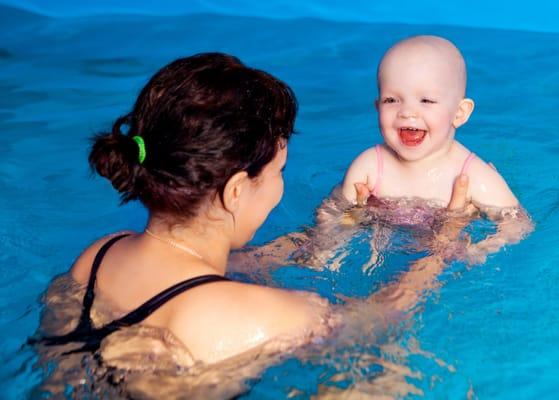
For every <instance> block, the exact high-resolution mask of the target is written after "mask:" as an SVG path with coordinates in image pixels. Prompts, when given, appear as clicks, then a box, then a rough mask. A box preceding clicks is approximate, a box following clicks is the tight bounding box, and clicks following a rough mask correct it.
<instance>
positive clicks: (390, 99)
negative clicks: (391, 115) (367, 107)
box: [382, 97, 396, 104]
mask: <svg viewBox="0 0 559 400" xmlns="http://www.w3.org/2000/svg"><path fill="white" fill-rule="evenodd" d="M392 103H396V99H395V98H394V97H385V98H384V99H382V104H392Z"/></svg>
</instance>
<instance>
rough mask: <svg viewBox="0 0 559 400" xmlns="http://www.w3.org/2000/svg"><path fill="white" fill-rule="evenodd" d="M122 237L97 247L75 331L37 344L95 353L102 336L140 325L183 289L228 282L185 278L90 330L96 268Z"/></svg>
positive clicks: (208, 277)
mask: <svg viewBox="0 0 559 400" xmlns="http://www.w3.org/2000/svg"><path fill="white" fill-rule="evenodd" d="M126 236H128V234H124V235H119V236H115V237H114V238H112V239H111V240H109V241H108V242H107V243H105V244H104V245H103V247H101V249H100V250H99V252H98V253H97V255H96V256H95V260H94V261H93V266H92V267H91V274H90V276H89V282H88V285H87V290H86V293H85V295H84V299H83V308H82V314H81V316H80V321H79V323H78V326H77V327H76V329H74V330H73V331H72V332H70V333H67V334H65V335H61V336H51V337H45V338H43V339H42V340H40V341H42V342H43V343H44V344H46V345H61V344H67V343H72V342H82V343H84V345H83V346H82V347H80V348H78V349H75V350H71V351H69V352H66V353H64V354H71V353H77V352H82V351H95V350H97V349H98V348H99V346H100V344H101V341H102V340H103V339H104V338H105V337H106V336H108V335H110V334H111V333H113V332H115V331H117V330H118V329H119V328H122V327H127V326H131V325H134V324H137V323H139V322H142V321H143V320H144V319H146V318H147V317H148V316H150V315H151V314H152V313H153V312H155V311H156V310H157V309H158V308H160V307H161V306H163V305H164V304H165V303H167V302H168V301H169V300H171V299H173V298H175V297H176V296H178V295H179V294H181V293H183V292H185V291H187V290H190V289H193V288H195V287H197V286H200V285H204V284H206V283H212V282H223V281H230V279H228V278H226V277H224V276H221V275H214V274H209V275H201V276H197V277H194V278H191V279H187V280H185V281H182V282H179V283H177V284H175V285H173V286H171V287H170V288H167V289H165V290H164V291H162V292H160V293H158V294H156V295H155V296H153V297H152V298H150V299H149V300H148V301H146V302H145V303H143V304H142V305H141V306H139V307H138V308H136V309H135V310H133V311H131V312H129V313H128V314H126V315H125V316H124V317H122V318H119V319H117V320H114V321H112V322H109V323H108V324H106V325H104V326H102V327H101V328H93V327H92V323H91V316H90V312H91V306H92V304H93V299H94V288H95V280H96V274H97V270H98V269H99V266H100V265H101V261H102V260H103V257H104V256H105V254H106V253H107V251H108V250H109V248H110V247H111V246H112V245H113V244H114V243H116V242H117V241H118V240H120V239H122V238H123V237H126ZM35 342H36V340H33V339H32V340H28V343H35Z"/></svg>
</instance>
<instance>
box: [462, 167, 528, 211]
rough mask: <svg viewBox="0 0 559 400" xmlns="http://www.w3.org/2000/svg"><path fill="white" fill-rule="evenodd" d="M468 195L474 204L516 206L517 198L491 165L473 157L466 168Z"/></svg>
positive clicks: (481, 205) (501, 206)
mask: <svg viewBox="0 0 559 400" xmlns="http://www.w3.org/2000/svg"><path fill="white" fill-rule="evenodd" d="M468 176H469V177H470V196H471V199H472V202H473V203H474V205H475V206H476V207H478V208H482V207H496V208H507V207H518V206H519V204H518V200H517V198H516V197H515V195H514V194H513V193H512V191H511V190H510V188H509V186H508V185H507V182H506V181H505V180H504V179H503V177H502V176H501V175H500V174H499V172H497V170H496V169H495V168H493V167H492V166H491V165H489V164H487V163H485V162H484V161H483V160H481V159H479V158H475V159H474V160H473V161H472V164H471V166H470V168H469V170H468Z"/></svg>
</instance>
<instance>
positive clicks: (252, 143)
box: [89, 53, 297, 218]
mask: <svg viewBox="0 0 559 400" xmlns="http://www.w3.org/2000/svg"><path fill="white" fill-rule="evenodd" d="M296 112H297V103H296V99H295V96H294V94H293V92H292V91H291V89H290V88H289V87H288V86H287V85H286V84H285V83H283V82H281V81H279V80H278V79H276V78H274V77H273V76H271V75H270V74H268V73H266V72H263V71H259V70H256V69H252V68H248V67H246V66H244V65H243V64H242V63H241V62H240V61H239V60H238V59H237V58H235V57H232V56H228V55H225V54H219V53H208V54H198V55H194V56H192V57H187V58H182V59H179V60H176V61H173V62H172V63H170V64H169V65H167V66H166V67H164V68H163V69H161V70H160V71H159V72H157V73H156V74H155V75H154V76H153V77H152V78H151V79H150V81H149V82H148V83H147V85H146V86H145V87H144V88H143V89H142V91H141V93H140V95H139V96H138V99H137V100H136V104H135V105H134V108H133V110H132V111H131V112H130V113H129V114H127V115H125V116H123V117H121V118H119V119H118V120H117V121H116V122H115V124H114V125H113V129H112V132H110V133H101V134H98V135H97V136H96V137H95V138H94V142H93V147H92V149H91V153H90V155H89V162H90V165H91V166H92V168H94V169H95V170H96V171H97V172H98V173H99V174H100V175H102V176H104V177H106V178H107V179H109V180H110V181H111V183H112V184H113V186H114V187H115V188H116V189H117V190H118V191H119V192H120V193H121V196H122V200H123V202H127V201H130V200H140V201H141V202H142V203H143V204H144V205H145V206H146V207H147V208H148V209H149V210H150V211H151V212H152V213H158V214H161V215H169V216H172V217H173V218H176V217H183V218H190V217H193V216H194V215H196V213H197V211H198V209H199V206H200V205H201V204H202V203H203V202H204V200H205V199H208V198H209V197H210V196H216V195H217V196H219V197H220V198H221V197H222V196H223V190H224V188H225V185H226V184H227V182H228V181H229V179H230V178H231V177H232V176H233V175H235V174H236V173H238V172H241V171H245V172H246V174H247V176H248V177H250V178H256V177H257V176H258V175H259V174H260V173H261V172H262V170H263V169H264V167H265V166H266V165H267V164H269V163H270V162H271V161H272V160H273V159H274V158H275V156H276V153H277V152H278V150H279V149H280V147H281V146H282V145H284V144H285V143H286V141H287V140H288V139H289V137H290V135H291V133H292V131H293V124H294V120H295V115H296ZM123 126H126V127H127V128H126V133H123V132H122V129H123V128H122V127H123ZM134 136H139V137H141V138H142V139H143V141H144V143H145V149H146V156H145V159H144V160H143V162H142V163H140V161H139V158H138V150H139V147H138V144H137V143H136V142H135V141H134V140H133V137H134Z"/></svg>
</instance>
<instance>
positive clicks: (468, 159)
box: [460, 151, 476, 175]
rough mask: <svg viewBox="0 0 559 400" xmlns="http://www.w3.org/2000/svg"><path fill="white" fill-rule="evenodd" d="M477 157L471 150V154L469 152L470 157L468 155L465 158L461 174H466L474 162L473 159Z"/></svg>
mask: <svg viewBox="0 0 559 400" xmlns="http://www.w3.org/2000/svg"><path fill="white" fill-rule="evenodd" d="M474 158H476V155H475V154H474V153H473V152H471V151H470V154H468V157H466V159H465V160H464V164H462V169H461V170H460V175H462V174H465V173H467V172H468V168H470V164H471V163H472V160H473V159H474Z"/></svg>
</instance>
